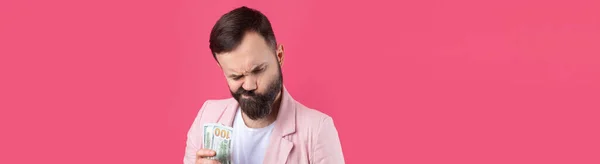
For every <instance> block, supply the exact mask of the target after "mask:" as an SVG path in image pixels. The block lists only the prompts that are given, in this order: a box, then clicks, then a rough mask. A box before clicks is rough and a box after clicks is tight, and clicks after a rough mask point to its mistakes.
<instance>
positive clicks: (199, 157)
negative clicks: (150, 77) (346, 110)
mask: <svg viewBox="0 0 600 164" xmlns="http://www.w3.org/2000/svg"><path fill="white" fill-rule="evenodd" d="M209 42H210V50H211V51H212V54H213V57H214V58H215V60H216V61H217V64H218V65H219V67H221V69H222V70H223V73H224V74H225V78H226V79H227V84H228V85H229V90H230V92H231V95H232V96H233V98H230V99H224V100H208V101H206V102H205V103H204V105H203V106H202V108H201V109H200V111H199V113H198V115H197V117H196V119H195V120H194V123H193V124H192V126H191V128H190V130H189V131H188V135H187V144H186V149H185V157H184V160H183V161H184V164H194V163H196V164H199V163H218V161H216V160H211V159H207V157H213V156H215V155H216V152H215V151H214V150H209V149H203V148H202V144H203V143H202V140H203V135H204V134H203V125H204V124H206V123H219V124H223V125H225V126H229V127H233V137H232V139H231V142H232V145H233V146H232V152H231V153H232V154H231V161H232V162H233V163H234V164H260V163H266V164H271V163H302V164H308V163H311V164H338V163H344V156H343V154H342V147H341V144H340V141H339V138H338V133H337V130H336V128H335V126H334V124H333V120H332V118H331V117H329V116H327V115H325V114H323V113H321V112H318V111H316V110H313V109H310V108H307V107H305V106H304V105H302V104H300V103H299V102H297V101H295V100H294V99H293V98H292V97H291V96H290V94H289V93H288V92H287V90H286V89H285V87H284V86H283V76H282V73H281V66H282V65H283V59H284V49H283V45H281V44H279V45H278V44H277V42H276V40H275V35H274V33H273V29H272V28H271V23H270V22H269V20H268V19H267V17H266V16H264V15H263V14H262V13H261V12H259V11H257V10H254V9H250V8H247V7H240V8H237V9H234V10H232V11H230V12H229V13H226V14H225V15H223V16H222V17H221V18H220V19H219V20H218V21H217V23H216V24H215V26H214V27H213V29H212V31H211V33H210V40H209Z"/></svg>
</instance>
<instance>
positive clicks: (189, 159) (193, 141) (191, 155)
mask: <svg viewBox="0 0 600 164" xmlns="http://www.w3.org/2000/svg"><path fill="white" fill-rule="evenodd" d="M208 103H209V101H205V102H204V104H203V105H202V108H200V111H199V112H198V115H197V116H196V118H195V119H194V123H192V126H191V127H190V130H188V133H187V141H186V145H185V155H184V157H183V164H194V163H196V152H197V151H198V150H199V149H200V148H202V138H203V137H204V134H203V132H202V125H200V124H201V123H200V119H201V118H202V114H203V113H204V110H205V108H206V106H207V104H208Z"/></svg>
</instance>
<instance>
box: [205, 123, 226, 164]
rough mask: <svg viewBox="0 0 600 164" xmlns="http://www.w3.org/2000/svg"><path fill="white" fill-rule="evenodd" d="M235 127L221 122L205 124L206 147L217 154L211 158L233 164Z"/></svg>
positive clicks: (223, 163) (224, 163)
mask: <svg viewBox="0 0 600 164" xmlns="http://www.w3.org/2000/svg"><path fill="white" fill-rule="evenodd" d="M232 134H233V128H231V127H227V126H224V125H221V124H214V123H209V124H204V139H203V140H204V145H203V148H204V149H211V150H214V151H215V152H217V155H215V156H214V157H210V158H209V159H215V160H218V161H219V162H221V163H222V164H231V137H233V136H232Z"/></svg>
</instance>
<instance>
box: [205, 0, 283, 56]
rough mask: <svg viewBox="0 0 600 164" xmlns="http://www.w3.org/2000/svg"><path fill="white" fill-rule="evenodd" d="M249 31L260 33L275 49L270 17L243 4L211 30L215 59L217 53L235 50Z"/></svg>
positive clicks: (275, 44)
mask: <svg viewBox="0 0 600 164" xmlns="http://www.w3.org/2000/svg"><path fill="white" fill-rule="evenodd" d="M247 32H256V33H258V34H260V35H261V36H262V37H263V38H264V39H265V41H266V42H267V44H268V45H269V46H270V47H272V48H273V50H275V48H276V46H277V41H276V40H275V34H274V33H273V29H272V28H271V23H270V22H269V19H267V17H266V16H265V15H263V14H262V13H261V12H260V11H258V10H255V9H251V8H248V7H246V6H242V7H239V8H236V9H234V10H232V11H230V12H228V13H226V14H225V15H223V16H221V18H220V19H219V20H218V21H217V23H216V24H215V26H214V27H213V28H212V30H211V31H210V40H209V42H210V51H211V52H212V54H213V57H214V58H215V60H217V56H216V54H217V53H222V52H230V51H233V50H234V49H235V48H236V47H237V46H238V45H239V44H240V42H242V39H243V38H244V35H245V34H246V33H247Z"/></svg>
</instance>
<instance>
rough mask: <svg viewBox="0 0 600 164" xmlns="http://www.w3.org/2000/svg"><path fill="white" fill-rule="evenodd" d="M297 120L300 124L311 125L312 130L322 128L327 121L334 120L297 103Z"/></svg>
mask: <svg viewBox="0 0 600 164" xmlns="http://www.w3.org/2000/svg"><path fill="white" fill-rule="evenodd" d="M296 112H297V115H296V119H297V121H298V123H299V124H303V125H309V126H310V127H311V128H316V127H319V126H321V123H322V122H324V121H325V120H332V118H331V116H329V115H327V114H325V113H323V112H321V111H318V110H316V109H313V108H309V107H306V106H304V105H303V104H301V103H299V102H296Z"/></svg>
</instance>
